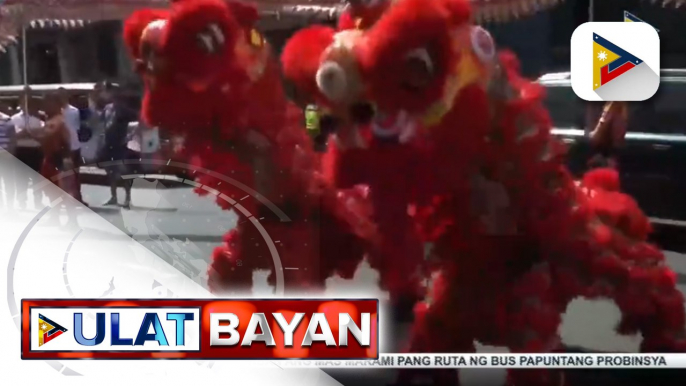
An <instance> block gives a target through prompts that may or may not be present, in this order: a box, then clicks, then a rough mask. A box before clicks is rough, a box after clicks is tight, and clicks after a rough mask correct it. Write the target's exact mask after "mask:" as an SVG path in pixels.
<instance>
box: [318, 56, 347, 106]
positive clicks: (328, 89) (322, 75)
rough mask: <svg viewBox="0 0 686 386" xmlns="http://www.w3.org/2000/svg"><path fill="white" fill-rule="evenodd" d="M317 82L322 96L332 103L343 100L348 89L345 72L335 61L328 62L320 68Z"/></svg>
mask: <svg viewBox="0 0 686 386" xmlns="http://www.w3.org/2000/svg"><path fill="white" fill-rule="evenodd" d="M316 81H317V87H319V90H320V91H321V92H322V94H324V95H325V96H326V97H327V98H329V99H330V100H332V101H340V100H341V99H343V97H344V96H345V93H346V90H347V88H348V79H347V77H346V74H345V70H344V69H343V67H341V65H340V64H338V63H336V62H333V61H326V62H324V63H322V65H321V66H319V70H317V76H316Z"/></svg>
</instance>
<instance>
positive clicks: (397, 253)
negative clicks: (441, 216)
mask: <svg viewBox="0 0 686 386" xmlns="http://www.w3.org/2000/svg"><path fill="white" fill-rule="evenodd" d="M333 41H334V31H333V29H331V28H328V27H323V26H313V27H309V28H306V29H304V30H301V31H299V32H297V33H296V34H295V35H294V36H293V37H292V38H291V39H290V40H289V41H288V42H287V43H286V46H285V47H284V50H283V53H282V56H281V61H282V64H283V68H284V74H285V76H286V78H287V79H289V80H290V81H291V82H293V83H294V84H295V85H296V87H297V88H298V91H299V93H301V95H304V96H305V97H304V99H307V100H310V101H316V102H318V103H319V104H320V105H324V106H326V107H328V108H329V109H330V110H331V111H333V112H334V113H341V115H342V116H341V119H342V123H341V126H343V127H341V128H339V131H338V133H337V134H336V137H337V139H336V140H334V141H331V142H330V144H329V151H328V152H327V154H325V156H324V160H323V170H324V172H325V175H326V176H327V179H328V180H329V181H331V183H333V184H334V185H335V186H337V187H338V188H341V189H347V188H351V187H354V186H359V185H364V186H366V187H368V188H369V191H370V196H371V203H372V207H373V212H374V213H373V218H374V220H375V223H376V225H377V227H378V231H379V234H380V237H381V245H380V246H379V248H378V249H377V250H374V251H373V252H372V253H371V255H370V258H369V262H370V264H371V266H372V267H373V268H375V269H377V270H378V271H379V272H380V276H381V286H382V287H383V288H384V289H387V290H389V291H390V293H391V298H392V300H393V301H399V300H401V298H403V297H409V298H412V299H415V298H416V297H417V293H418V291H419V283H420V280H419V278H420V274H421V272H420V268H421V266H422V263H423V257H424V249H423V246H422V243H421V240H420V238H419V234H418V232H417V231H416V230H415V228H414V223H413V220H412V218H411V217H410V216H409V215H408V210H409V207H410V205H411V204H412V203H414V202H416V201H418V200H419V192H418V189H417V188H416V187H417V186H419V185H420V184H421V182H420V181H421V180H422V179H423V177H424V176H423V172H424V170H425V169H426V168H427V166H426V165H421V166H419V165H418V164H417V162H416V161H417V159H419V158H421V157H420V156H419V154H420V153H421V152H423V151H424V149H423V145H422V144H421V140H420V139H418V138H415V139H413V140H412V141H410V142H409V143H405V144H399V143H397V141H398V139H397V138H395V141H396V143H393V141H392V140H391V141H390V142H388V141H387V140H384V139H382V138H376V137H375V136H374V135H372V133H371V131H370V128H369V127H365V126H360V125H357V124H355V123H352V122H349V121H347V120H346V118H347V116H346V111H348V109H349V107H350V106H347V105H345V104H341V103H332V102H331V101H329V100H327V99H326V98H325V97H324V96H323V95H322V93H321V92H320V91H319V90H318V88H317V84H316V82H315V76H316V73H317V71H318V70H319V67H320V65H321V64H322V62H323V61H324V60H325V59H324V58H323V55H324V53H325V51H326V50H327V48H328V47H329V46H330V45H331V44H332V43H333ZM356 135H360V136H361V137H363V139H362V143H363V144H364V145H366V146H365V147H362V148H356V147H353V148H350V147H349V146H348V145H345V144H343V145H341V146H338V145H337V143H339V142H340V143H346V144H347V142H349V141H347V140H346V139H345V138H346V137H352V136H356ZM403 300H404V299H403Z"/></svg>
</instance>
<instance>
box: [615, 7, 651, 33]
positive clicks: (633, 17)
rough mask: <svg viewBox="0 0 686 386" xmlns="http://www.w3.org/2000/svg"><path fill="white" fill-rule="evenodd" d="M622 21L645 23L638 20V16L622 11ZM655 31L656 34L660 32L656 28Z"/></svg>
mask: <svg viewBox="0 0 686 386" xmlns="http://www.w3.org/2000/svg"><path fill="white" fill-rule="evenodd" d="M624 21H625V22H629V23H645V21H643V20H641V19H639V18H638V16H636V15H634V14H632V13H631V12H629V11H624ZM653 28H655V27H653ZM655 31H657V32H658V33H659V32H660V30H659V29H657V28H655Z"/></svg>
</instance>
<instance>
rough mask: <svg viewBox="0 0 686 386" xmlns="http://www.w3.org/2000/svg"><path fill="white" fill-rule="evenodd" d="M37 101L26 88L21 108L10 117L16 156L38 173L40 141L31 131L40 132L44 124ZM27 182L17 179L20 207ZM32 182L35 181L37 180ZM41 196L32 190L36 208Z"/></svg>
mask: <svg viewBox="0 0 686 386" xmlns="http://www.w3.org/2000/svg"><path fill="white" fill-rule="evenodd" d="M39 102H40V100H39V99H37V98H35V97H32V95H31V89H29V88H27V89H26V90H25V92H24V94H23V95H22V97H21V110H20V111H19V112H18V113H16V114H14V115H12V117H11V118H10V120H11V122H12V125H14V129H15V132H16V138H17V150H16V151H17V153H16V157H17V158H18V159H19V160H21V161H22V162H24V163H25V164H26V165H27V166H29V167H30V168H31V169H33V170H35V171H36V172H37V173H40V167H41V164H42V162H43V152H42V150H41V146H40V143H38V141H36V140H35V139H33V136H32V135H31V132H33V133H40V131H41V130H43V128H44V126H45V123H44V122H43V120H42V119H40V118H39V116H40V112H39ZM28 182H29V179H28V178H18V179H17V195H18V196H19V208H20V209H22V208H24V207H25V205H26V200H27V198H28V190H29V186H28ZM33 182H34V183H36V182H38V181H33ZM42 196H43V195H42V193H40V192H33V203H34V207H35V208H36V209H40V208H42V205H41V201H42Z"/></svg>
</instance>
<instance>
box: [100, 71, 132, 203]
mask: <svg viewBox="0 0 686 386" xmlns="http://www.w3.org/2000/svg"><path fill="white" fill-rule="evenodd" d="M127 91H128V90H123V89H120V88H118V87H116V86H114V85H111V84H108V85H106V86H105V88H104V90H103V93H102V95H101V98H102V99H103V100H104V101H105V102H106V103H107V104H106V106H105V108H104V109H103V111H102V112H101V114H100V118H101V120H102V122H103V126H104V135H105V136H104V146H103V147H102V148H101V152H100V157H99V158H100V162H102V163H106V165H107V166H105V170H106V171H107V177H108V180H109V183H110V195H111V196H110V199H109V200H108V201H107V202H106V203H105V205H118V204H119V200H118V197H117V188H118V185H119V181H120V180H121V179H122V178H121V176H122V174H123V173H125V172H126V170H127V168H126V163H125V158H126V157H127V155H128V154H129V151H128V148H127V143H128V140H129V123H131V122H134V121H136V118H137V114H136V112H135V110H134V109H133V108H132V107H131V106H129V105H128V103H127V102H128V95H127ZM123 182H124V192H125V194H126V196H125V198H124V204H123V207H124V209H130V207H131V187H132V184H133V181H132V180H130V179H126V180H124V181H123Z"/></svg>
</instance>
